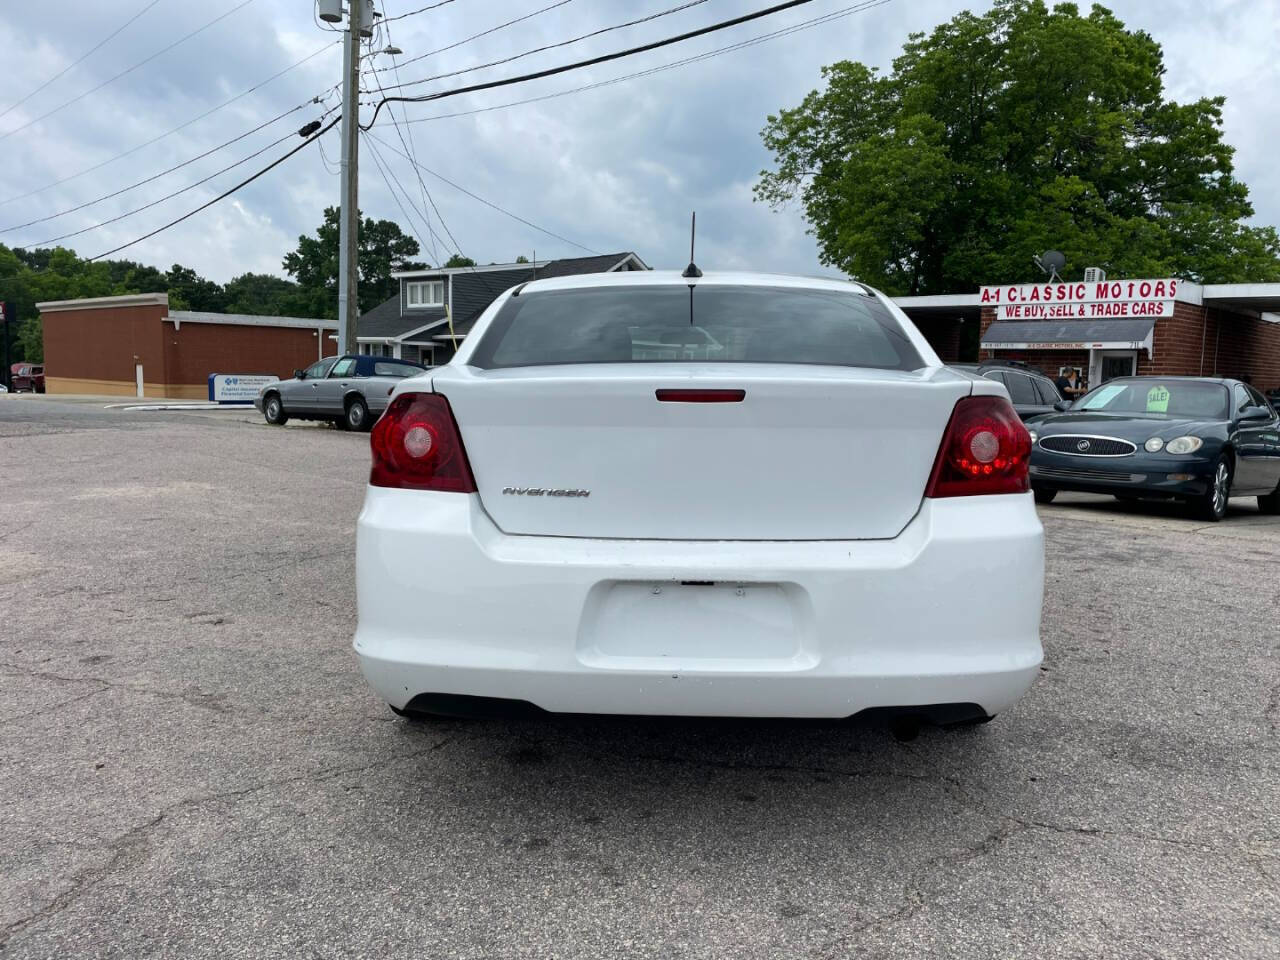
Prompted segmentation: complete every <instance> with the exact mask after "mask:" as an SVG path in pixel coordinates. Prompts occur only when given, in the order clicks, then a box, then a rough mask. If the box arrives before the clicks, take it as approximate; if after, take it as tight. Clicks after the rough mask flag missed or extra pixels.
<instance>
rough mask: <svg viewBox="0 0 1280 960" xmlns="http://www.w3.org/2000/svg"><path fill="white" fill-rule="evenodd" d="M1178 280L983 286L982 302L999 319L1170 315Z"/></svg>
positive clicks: (1110, 317)
mask: <svg viewBox="0 0 1280 960" xmlns="http://www.w3.org/2000/svg"><path fill="white" fill-rule="evenodd" d="M1178 283H1179V281H1178V280H1176V279H1165V280H1104V281H1101V282H1095V283H1038V284H1021V285H1018V284H1014V285H1012V286H1000V287H982V288H981V290H980V292H979V302H980V303H981V304H982V305H983V306H984V307H985V306H990V307H995V308H996V319H998V320H1095V319H1096V320H1102V319H1124V318H1133V317H1171V316H1173V301H1174V299H1175V297H1176V296H1177V293H1178Z"/></svg>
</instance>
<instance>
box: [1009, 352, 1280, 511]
mask: <svg viewBox="0 0 1280 960" xmlns="http://www.w3.org/2000/svg"><path fill="white" fill-rule="evenodd" d="M1059 410H1060V411H1061V412H1058V413H1053V414H1049V415H1048V416H1046V417H1043V418H1040V419H1037V420H1035V421H1034V422H1032V423H1029V424H1028V425H1027V426H1028V428H1029V429H1030V431H1031V437H1032V441H1033V443H1032V449H1031V486H1032V489H1033V490H1034V491H1035V497H1036V500H1037V501H1039V502H1040V503H1048V502H1049V501H1051V500H1052V499H1053V498H1054V497H1055V496H1057V494H1058V491H1059V490H1078V491H1082V492H1085V493H1109V494H1113V495H1114V496H1116V497H1119V498H1120V499H1122V500H1125V499H1138V498H1140V497H1160V498H1166V499H1178V500H1183V501H1186V502H1187V503H1188V504H1190V505H1191V507H1192V509H1193V510H1194V512H1195V513H1196V514H1197V515H1198V516H1200V517H1202V518H1203V519H1205V520H1211V521H1216V520H1221V519H1222V518H1223V516H1225V515H1226V512H1227V500H1228V498H1230V497H1257V498H1258V508H1259V509H1260V510H1261V511H1262V512H1263V513H1280V415H1277V413H1276V411H1275V409H1274V408H1273V407H1272V406H1271V404H1270V403H1268V402H1267V400H1266V398H1265V397H1263V395H1262V394H1260V393H1259V392H1258V391H1257V390H1255V389H1254V388H1253V387H1251V386H1249V385H1248V384H1246V383H1242V382H1240V381H1239V380H1226V379H1219V378H1209V377H1124V378H1121V379H1117V380H1110V381H1108V382H1107V383H1104V384H1103V385H1102V386H1100V387H1097V388H1096V389H1094V390H1091V391H1090V392H1089V393H1087V394H1085V395H1084V396H1083V397H1080V398H1079V399H1078V400H1076V401H1075V402H1074V403H1072V404H1070V405H1069V406H1068V405H1067V404H1065V403H1063V404H1060V405H1059Z"/></svg>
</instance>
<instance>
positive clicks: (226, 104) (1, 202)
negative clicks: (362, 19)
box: [0, 40, 342, 207]
mask: <svg viewBox="0 0 1280 960" xmlns="http://www.w3.org/2000/svg"><path fill="white" fill-rule="evenodd" d="M341 42H342V41H341V40H331V41H330V42H329V43H326V44H325V45H324V46H323V47H321V48H320V49H318V50H316V51H314V52H313V53H309V54H308V55H307V56H305V57H303V58H302V59H301V60H297V61H295V62H294V63H291V64H289V66H287V67H285V68H284V69H283V70H280V71H277V72H276V73H273V74H272V75H271V76H269V77H267V78H266V79H265V80H259V81H258V82H257V83H255V84H254V85H253V86H252V87H249V88H248V89H247V90H244V91H242V92H240V93H237V94H236V95H235V96H234V97H232V98H231V99H229V100H224V101H223V102H222V103H220V104H218V105H217V106H216V107H210V108H209V109H208V110H206V111H205V112H204V113H202V114H199V115H198V116H195V117H192V118H191V119H190V120H186V121H184V122H182V123H180V124H178V126H176V127H174V128H173V129H172V130H167V131H165V132H164V133H162V134H160V135H159V136H157V137H152V138H151V139H150V140H147V141H146V142H144V143H140V144H138V145H137V146H136V147H131V148H130V149H128V150H126V151H124V153H117V154H116V155H115V156H114V157H109V158H108V159H106V160H103V161H102V162H100V163H95V164H94V165H93V166H91V167H85V168H84V169H83V170H81V171H80V172H78V173H73V174H71V175H70V176H66V177H63V178H62V179H61V180H55V181H53V182H52V183H46V184H45V185H44V186H43V187H37V188H36V189H34V190H28V191H27V192H26V193H20V194H18V195H17V196H13V197H9V198H8V199H6V200H0V207H3V206H5V205H6V204H10V203H14V202H16V201H18V200H25V199H26V198H27V197H34V196H35V195H36V194H37V193H44V191H46V190H51V189H53V188H54V187H58V186H61V185H62V184H64V183H68V182H70V181H71V180H76V179H79V178H80V177H83V176H84V175H85V174H86V173H93V171H95V170H101V169H102V168H103V167H105V166H107V165H108V164H112V163H115V162H116V161H117V160H123V159H124V158H125V157H128V156H132V155H133V154H135V153H137V152H138V151H139V150H143V149H145V148H147V147H149V146H151V145H152V144H154V143H159V142H160V141H161V140H163V139H164V138H165V137H169V136H172V135H173V134H175V133H178V132H179V131H181V130H185V129H186V128H187V127H189V126H191V125H192V124H194V123H198V122H199V121H201V120H203V119H204V118H205V117H208V116H210V115H212V114H214V113H217V112H218V111H219V110H221V109H222V108H223V107H229V106H230V105H231V104H233V103H235V102H236V101H237V100H241V99H243V98H244V97H247V96H248V95H249V94H251V93H253V92H254V91H255V90H258V89H259V88H261V87H265V86H266V85H267V84H269V83H271V82H273V81H275V80H278V79H279V78H280V77H283V76H284V75H285V74H286V73H288V72H289V71H291V70H295V69H297V68H298V67H300V66H302V65H303V64H304V63H306V62H307V61H309V60H314V59H315V58H316V57H318V56H320V54H322V53H324V52H325V51H326V50H332V49H333V48H334V47H335V46H337V45H338V44H339V43H341ZM332 89H333V87H330V88H329V89H328V90H326V91H325V94H328V93H329V91H330V90H332ZM316 99H319V98H316ZM313 102H314V100H308V101H307V102H306V103H301V104H299V105H298V106H296V107H292V108H291V109H290V110H288V111H286V113H283V114H281V115H280V116H286V115H287V114H288V113H292V112H293V111H295V110H301V109H302V108H303V107H305V106H306V105H307V104H308V103H313ZM278 119H280V117H275V118H273V120H269V121H267V122H268V123H273V122H275V120H278ZM255 129H261V127H258V128H255ZM252 132H253V131H250V133H252ZM232 142H234V141H228V142H227V143H232ZM222 146H227V144H226V143H224V144H223V145H222ZM215 149H218V148H215ZM197 159H198V158H197Z"/></svg>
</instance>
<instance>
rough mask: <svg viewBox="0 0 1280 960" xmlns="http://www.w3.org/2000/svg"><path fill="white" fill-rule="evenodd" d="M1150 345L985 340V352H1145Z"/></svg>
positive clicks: (1140, 343) (1144, 342)
mask: <svg viewBox="0 0 1280 960" xmlns="http://www.w3.org/2000/svg"><path fill="white" fill-rule="evenodd" d="M1149 346H1150V344H1148V343H1147V342H1146V341H1145V340H1110V341H1102V340H1096V341H1090V342H1086V341H1082V340H1080V341H1073V342H1068V341H1059V340H1053V341H1049V342H1046V343H1035V342H1033V341H1030V340H1017V341H1014V340H1010V341H1007V342H998V341H993V340H983V341H982V349H983V350H1144V349H1148V348H1149Z"/></svg>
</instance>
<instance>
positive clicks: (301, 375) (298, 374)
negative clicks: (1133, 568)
mask: <svg viewBox="0 0 1280 960" xmlns="http://www.w3.org/2000/svg"><path fill="white" fill-rule="evenodd" d="M293 379H295V380H305V379H307V372H306V371H305V370H294V371H293Z"/></svg>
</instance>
